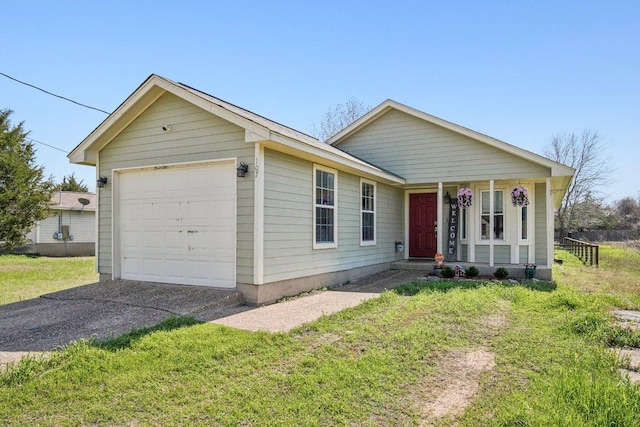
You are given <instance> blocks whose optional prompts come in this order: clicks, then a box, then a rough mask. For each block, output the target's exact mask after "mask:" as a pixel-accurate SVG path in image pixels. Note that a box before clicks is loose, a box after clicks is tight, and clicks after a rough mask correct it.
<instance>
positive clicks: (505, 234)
mask: <svg viewBox="0 0 640 427" xmlns="http://www.w3.org/2000/svg"><path fill="white" fill-rule="evenodd" d="M498 191H502V239H498V238H496V237H494V233H493V230H490V232H491V237H490V238H488V239H483V238H482V215H483V213H482V193H491V189H490V188H480V189H478V190H477V192H476V194H477V196H478V210H477V214H476V215H477V216H478V219H479V220H480V222H479V223H478V228H477V230H476V233H477V236H478V239H477V241H476V244H477V245H488V244H490V242H499V243H498V244H500V242H504V243H508V242H510V238H509V237H510V233H509V218H508V217H509V216H508V215H507V195H508V192H507V189H506V188H504V187H495V188H494V189H493V193H496V192H498ZM494 202H495V196H494V197H491V201H490V205H489V206H490V209H489V215H490V217H491V222H490V224H491V225H493V223H494V221H495V214H496V213H495V210H496V209H495V206H494ZM468 220H469V217H468V215H467V221H468ZM467 236H469V231H468V230H467Z"/></svg>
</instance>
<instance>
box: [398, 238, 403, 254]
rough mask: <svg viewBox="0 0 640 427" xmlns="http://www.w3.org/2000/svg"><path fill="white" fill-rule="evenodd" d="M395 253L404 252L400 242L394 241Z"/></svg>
mask: <svg viewBox="0 0 640 427" xmlns="http://www.w3.org/2000/svg"><path fill="white" fill-rule="evenodd" d="M396 252H404V243H403V242H402V240H396Z"/></svg>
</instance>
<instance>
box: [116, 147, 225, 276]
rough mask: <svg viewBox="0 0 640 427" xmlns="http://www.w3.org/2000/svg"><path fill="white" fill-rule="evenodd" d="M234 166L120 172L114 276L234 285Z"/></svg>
mask: <svg viewBox="0 0 640 427" xmlns="http://www.w3.org/2000/svg"><path fill="white" fill-rule="evenodd" d="M236 194H237V193H236V171H235V160H233V159H232V160H228V161H216V162H208V163H196V164H182V165H165V166H155V167H149V168H141V169H123V170H114V206H113V211H114V240H115V241H114V246H113V247H114V254H113V259H114V261H115V263H114V264H115V265H114V267H115V270H116V271H115V272H116V277H118V276H119V277H120V278H122V279H129V280H141V281H150V282H162V283H177V284H189V285H203V286H215V287H222V288H235V286H236Z"/></svg>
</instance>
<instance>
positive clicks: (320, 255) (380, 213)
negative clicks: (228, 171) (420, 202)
mask: <svg viewBox="0 0 640 427" xmlns="http://www.w3.org/2000/svg"><path fill="white" fill-rule="evenodd" d="M264 162H265V169H264V173H265V174H264V176H265V183H264V188H265V194H264V254H265V255H264V281H265V283H269V282H274V281H279V280H286V279H293V278H299V277H305V276H310V275H314V274H321V273H329V272H336V271H343V270H349V269H352V268H357V267H363V266H367V265H374V264H380V263H384V262H391V261H395V260H396V259H397V257H398V255H397V254H396V253H395V245H394V241H395V240H397V239H401V238H402V236H403V229H404V225H403V224H404V222H403V204H404V193H403V191H402V190H400V189H396V188H393V187H390V186H388V185H384V184H381V183H378V184H377V194H376V195H377V201H376V223H377V230H376V231H377V239H376V240H377V244H376V245H372V246H360V178H359V177H357V176H355V175H350V174H347V173H344V172H341V171H338V177H337V178H338V189H337V191H338V196H337V197H338V204H337V209H338V218H337V221H336V224H337V226H338V247H337V248H331V249H313V208H314V206H313V163H311V162H308V161H306V160H301V159H299V158H295V157H292V156H289V155H286V154H282V153H278V152H275V151H272V150H268V149H267V150H265V160H264Z"/></svg>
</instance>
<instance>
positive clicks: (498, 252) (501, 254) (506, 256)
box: [493, 245, 511, 264]
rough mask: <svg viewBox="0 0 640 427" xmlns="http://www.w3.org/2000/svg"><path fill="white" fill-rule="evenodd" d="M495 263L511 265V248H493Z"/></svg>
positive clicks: (502, 246)
mask: <svg viewBox="0 0 640 427" xmlns="http://www.w3.org/2000/svg"><path fill="white" fill-rule="evenodd" d="M493 257H494V259H493V261H494V263H496V264H511V246H509V245H495V246H494V247H493Z"/></svg>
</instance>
